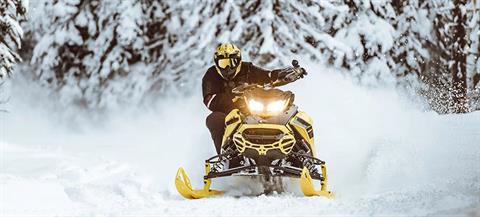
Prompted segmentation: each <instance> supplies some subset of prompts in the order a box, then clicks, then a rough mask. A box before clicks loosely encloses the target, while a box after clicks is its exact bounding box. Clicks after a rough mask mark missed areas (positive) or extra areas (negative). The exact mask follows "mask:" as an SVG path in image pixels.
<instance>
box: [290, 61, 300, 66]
mask: <svg viewBox="0 0 480 217" xmlns="http://www.w3.org/2000/svg"><path fill="white" fill-rule="evenodd" d="M292 66H293V67H295V68H298V67H300V65H298V60H292Z"/></svg>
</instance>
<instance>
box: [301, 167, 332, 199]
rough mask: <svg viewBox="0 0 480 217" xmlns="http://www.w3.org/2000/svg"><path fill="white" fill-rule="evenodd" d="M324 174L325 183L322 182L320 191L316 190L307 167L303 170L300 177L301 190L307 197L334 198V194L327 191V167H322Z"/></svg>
mask: <svg viewBox="0 0 480 217" xmlns="http://www.w3.org/2000/svg"><path fill="white" fill-rule="evenodd" d="M321 169H322V173H323V174H324V179H323V181H320V184H321V187H320V190H319V191H318V190H315V186H314V185H313V180H312V177H311V176H310V172H309V171H308V169H307V168H306V167H304V168H303V170H302V175H301V176H300V188H301V189H302V192H303V194H304V195H305V196H307V197H311V196H322V197H327V198H333V193H332V192H331V191H327V175H326V174H327V171H326V170H327V169H326V168H325V165H322V166H321Z"/></svg>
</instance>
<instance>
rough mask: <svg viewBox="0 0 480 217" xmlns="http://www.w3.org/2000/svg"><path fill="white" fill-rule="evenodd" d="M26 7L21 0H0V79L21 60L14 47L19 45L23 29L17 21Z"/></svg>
mask: <svg viewBox="0 0 480 217" xmlns="http://www.w3.org/2000/svg"><path fill="white" fill-rule="evenodd" d="M26 8H27V5H26V2H25V1H22V0H0V80H2V79H4V78H5V77H7V76H8V75H9V74H10V73H11V72H12V70H13V66H14V65H15V63H16V62H18V61H20V60H21V59H20V56H19V55H18V54H17V53H16V49H17V48H20V47H21V40H22V36H23V30H22V28H21V27H20V24H19V21H20V19H21V17H23V16H25V14H26Z"/></svg>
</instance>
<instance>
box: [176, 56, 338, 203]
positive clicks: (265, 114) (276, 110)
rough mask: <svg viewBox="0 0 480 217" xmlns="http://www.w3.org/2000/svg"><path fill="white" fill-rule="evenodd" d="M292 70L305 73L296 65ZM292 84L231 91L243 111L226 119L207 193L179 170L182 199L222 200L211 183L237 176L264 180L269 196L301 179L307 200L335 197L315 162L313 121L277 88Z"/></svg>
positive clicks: (209, 166)
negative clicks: (286, 181)
mask: <svg viewBox="0 0 480 217" xmlns="http://www.w3.org/2000/svg"><path fill="white" fill-rule="evenodd" d="M292 64H293V67H295V68H297V69H302V70H304V69H303V68H300V67H299V66H298V62H297V61H295V60H294V61H293V63H292ZM304 72H305V71H304ZM305 74H306V72H305ZM291 80H296V79H289V78H288V77H287V78H285V79H282V80H280V81H277V82H274V83H272V84H267V85H256V84H254V85H248V84H246V85H243V86H240V87H237V88H235V89H234V90H233V91H232V92H233V93H235V94H237V95H238V96H239V98H241V99H243V102H244V103H243V104H244V105H243V106H241V107H239V108H237V109H234V110H232V111H231V112H230V113H229V114H228V115H227V118H226V119H225V125H226V129H225V134H224V136H223V142H222V149H221V153H220V154H219V155H216V156H213V157H211V158H209V159H207V160H206V161H205V176H204V187H203V189H199V190H194V189H193V188H192V185H191V183H190V179H189V178H188V176H187V174H186V173H185V170H184V169H183V168H182V167H180V168H179V169H178V171H177V175H176V177H175V186H176V188H177V190H178V192H179V193H180V194H181V195H182V196H183V197H185V198H188V199H199V198H204V197H210V196H215V195H220V194H222V193H223V191H218V190H212V189H210V185H211V183H212V179H214V178H219V177H226V176H234V175H242V176H258V177H261V181H262V183H263V185H264V189H265V190H264V191H265V192H264V193H267V194H268V193H271V192H273V191H277V192H278V191H283V189H282V183H281V180H282V179H281V177H292V178H300V188H301V190H302V192H303V194H304V195H305V196H324V197H328V198H330V197H332V193H331V192H330V191H327V169H326V166H325V162H324V161H322V160H320V159H318V158H316V151H315V146H314V138H313V128H312V119H311V118H310V117H309V116H308V115H307V114H306V113H304V112H302V111H299V110H298V107H297V106H296V105H295V104H293V102H294V94H293V93H292V92H290V91H282V90H280V89H277V88H275V87H277V86H281V85H284V84H286V83H289V81H291ZM313 180H319V181H320V184H321V188H320V190H316V189H315V188H314V185H313Z"/></svg>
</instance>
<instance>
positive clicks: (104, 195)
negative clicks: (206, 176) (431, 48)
mask: <svg viewBox="0 0 480 217" xmlns="http://www.w3.org/2000/svg"><path fill="white" fill-rule="evenodd" d="M300 64H301V65H305V63H304V61H302V60H300ZM306 68H307V69H308V70H309V72H310V73H309V75H308V76H307V77H306V78H305V79H303V80H299V81H298V82H296V83H294V84H292V85H290V86H287V87H285V88H284V89H290V90H293V91H294V92H295V94H296V102H297V105H299V106H300V108H302V109H303V110H304V111H306V112H307V113H309V114H310V115H311V116H312V117H313V119H314V120H315V135H316V142H317V151H318V154H319V157H320V158H321V159H323V160H325V161H326V162H327V166H328V169H329V178H330V180H329V181H330V189H331V190H333V191H334V192H335V193H336V195H337V196H336V198H335V199H331V200H329V199H325V198H305V197H303V196H301V195H300V194H299V190H298V186H297V185H296V184H298V183H295V182H294V181H292V182H289V183H288V186H287V187H288V188H289V189H290V190H291V191H289V192H288V193H282V194H275V195H271V196H266V195H261V196H251V195H249V194H251V193H253V192H255V191H256V190H258V189H257V188H258V186H257V185H255V184H252V183H249V180H246V179H240V178H223V179H219V180H214V187H216V188H219V189H227V190H229V193H228V194H227V195H224V196H220V197H217V198H210V199H203V200H185V199H183V198H181V197H180V196H179V195H178V194H177V193H176V190H175V188H174V185H173V178H174V175H175V172H176V169H177V168H178V167H179V166H184V167H185V168H186V170H187V172H188V173H189V175H190V177H191V179H192V182H193V185H194V186H195V187H200V185H201V177H202V172H203V160H204V159H206V158H207V157H209V156H211V155H212V154H213V153H214V148H213V145H211V144H210V143H211V142H210V138H209V135H208V131H207V129H206V127H205V126H204V118H205V116H206V115H207V114H208V113H207V111H206V110H205V108H203V105H202V103H201V97H200V95H199V94H197V95H195V96H191V97H185V98H176V99H165V100H163V102H162V104H159V105H158V107H156V108H136V109H137V110H132V108H123V109H122V110H119V111H116V113H110V114H104V115H101V116H99V117H98V116H95V115H94V114H89V113H87V114H84V113H82V112H77V111H74V110H72V109H71V108H69V109H65V108H64V107H56V106H55V105H56V103H57V102H56V101H55V100H56V99H52V98H48V96H42V95H40V93H41V92H39V91H37V90H36V89H35V86H30V87H29V89H26V88H22V86H23V85H28V83H22V82H21V81H14V82H15V85H14V86H13V88H14V89H13V90H12V96H13V97H12V100H11V102H10V104H8V106H7V108H6V109H8V110H9V112H8V113H0V120H1V130H0V138H1V144H0V146H1V147H0V148H1V149H0V150H1V165H0V183H1V184H0V187H1V188H0V195H1V197H0V216H165V215H169V216H266V215H269V216H270V215H274V216H318V215H337V216H345V215H352V216H367V215H368V216H372V215H391V216H398V215H404V216H429V215H430V216H432V215H433V216H435V215H457V216H469V215H470V216H478V215H479V214H480V200H479V198H480V182H479V181H480V166H479V164H478V161H479V159H480V146H479V145H478V141H480V113H479V112H475V113H471V114H465V115H443V116H441V115H437V114H435V113H433V112H423V111H421V109H420V108H419V106H417V105H414V104H412V103H411V102H410V101H409V100H408V99H407V98H405V97H404V96H402V95H401V94H398V93H397V91H396V90H394V89H391V88H387V87H384V88H367V87H364V86H363V87H362V86H358V85H356V84H355V82H354V81H351V80H350V79H347V78H345V77H343V76H341V75H340V74H342V73H344V72H341V73H339V72H338V71H337V70H334V69H331V68H325V67H323V66H320V65H318V64H307V65H306ZM198 79H200V78H198ZM197 82H198V81H197ZM25 90H30V91H31V92H26V91H25ZM32 99H36V100H32ZM52 108H53V109H54V110H53V111H52ZM84 116H87V117H89V118H86V117H84ZM94 117H95V118H94ZM89 119H91V120H89ZM239 195H247V196H240V197H239Z"/></svg>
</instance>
